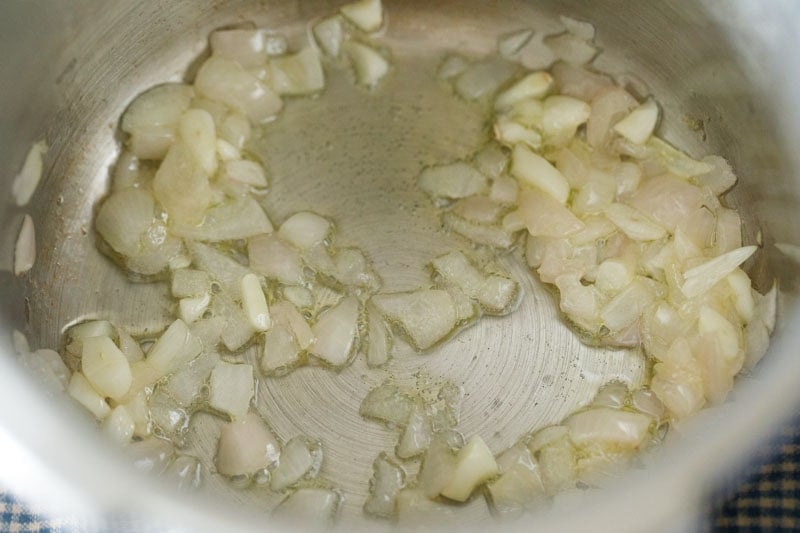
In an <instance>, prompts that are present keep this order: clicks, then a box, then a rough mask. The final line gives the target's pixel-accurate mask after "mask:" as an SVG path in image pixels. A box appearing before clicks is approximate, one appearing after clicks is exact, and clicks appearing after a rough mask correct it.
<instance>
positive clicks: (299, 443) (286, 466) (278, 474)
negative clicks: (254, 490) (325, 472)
mask: <svg viewBox="0 0 800 533" xmlns="http://www.w3.org/2000/svg"><path fill="white" fill-rule="evenodd" d="M321 466H322V444H321V443H320V442H319V441H314V440H311V439H309V438H306V437H294V438H293V439H291V440H290V441H289V442H287V443H286V446H284V448H283V451H282V452H281V456H280V460H279V462H278V466H277V467H276V468H275V469H274V470H273V471H272V472H271V473H270V488H271V489H272V490H275V491H282V490H286V489H287V488H289V487H291V486H293V485H295V484H297V483H298V482H299V481H300V480H302V479H305V478H309V477H315V476H316V475H317V473H318V472H319V469H320V467H321Z"/></svg>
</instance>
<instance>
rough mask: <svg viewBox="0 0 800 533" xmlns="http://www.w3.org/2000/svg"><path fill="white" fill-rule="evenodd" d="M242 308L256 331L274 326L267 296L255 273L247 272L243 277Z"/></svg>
mask: <svg viewBox="0 0 800 533" xmlns="http://www.w3.org/2000/svg"><path fill="white" fill-rule="evenodd" d="M242 310H243V311H244V314H245V316H247V319H248V320H249V321H250V325H251V326H253V329H255V330H256V331H266V330H268V329H269V328H270V327H271V326H272V319H271V318H270V315H269V307H268V306H267V297H266V296H265V295H264V291H263V289H262V288H261V282H260V281H259V279H258V276H256V275H255V274H247V275H246V276H244V277H243V278H242Z"/></svg>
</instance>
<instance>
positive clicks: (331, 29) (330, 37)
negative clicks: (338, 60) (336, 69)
mask: <svg viewBox="0 0 800 533" xmlns="http://www.w3.org/2000/svg"><path fill="white" fill-rule="evenodd" d="M311 31H312V32H313V33H314V39H315V40H316V42H317V45H319V47H320V48H322V51H323V52H325V53H326V54H327V55H329V56H331V57H339V51H340V50H341V48H342V43H343V42H344V29H343V28H342V17H340V16H339V15H334V16H333V17H328V18H326V19H325V20H323V21H321V22H318V23H317V24H315V25H314V27H313V29H312V30H311Z"/></svg>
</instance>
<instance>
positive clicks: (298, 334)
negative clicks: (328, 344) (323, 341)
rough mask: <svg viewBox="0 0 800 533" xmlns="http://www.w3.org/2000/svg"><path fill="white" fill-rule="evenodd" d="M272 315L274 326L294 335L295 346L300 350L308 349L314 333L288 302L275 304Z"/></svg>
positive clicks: (313, 338)
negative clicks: (279, 326) (281, 327)
mask: <svg viewBox="0 0 800 533" xmlns="http://www.w3.org/2000/svg"><path fill="white" fill-rule="evenodd" d="M272 315H273V318H274V322H275V324H278V325H282V326H283V327H285V328H286V329H287V330H288V331H290V332H291V333H292V334H293V335H294V338H295V340H296V341H297V345H298V346H299V347H300V348H301V349H303V350H306V349H308V347H309V346H311V344H312V343H313V342H314V340H315V337H314V333H313V331H311V327H310V326H309V325H308V322H306V319H305V318H303V315H301V314H300V312H299V311H298V310H297V309H296V308H295V307H294V306H293V305H292V304H290V303H289V302H276V303H275V304H274V305H273V306H272Z"/></svg>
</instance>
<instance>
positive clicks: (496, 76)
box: [454, 57, 517, 100]
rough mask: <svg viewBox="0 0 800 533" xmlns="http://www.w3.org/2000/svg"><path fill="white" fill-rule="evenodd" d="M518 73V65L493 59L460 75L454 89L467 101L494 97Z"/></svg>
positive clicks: (476, 64) (480, 63)
mask: <svg viewBox="0 0 800 533" xmlns="http://www.w3.org/2000/svg"><path fill="white" fill-rule="evenodd" d="M516 72H517V66H516V64H514V63H511V62H509V61H506V60H505V59H502V58H499V57H492V58H489V59H484V60H482V61H478V62H476V63H473V64H472V65H470V66H469V67H468V68H467V70H465V71H464V72H462V73H461V74H459V75H458V77H457V78H456V80H455V85H454V87H455V90H456V92H457V93H458V94H459V95H460V96H461V97H462V98H464V99H465V100H478V99H480V98H483V97H486V96H490V95H492V94H493V93H494V92H495V91H497V89H499V88H500V87H502V86H503V85H505V83H506V82H507V81H508V80H510V79H511V78H512V77H513V76H514V74H515V73H516Z"/></svg>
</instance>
